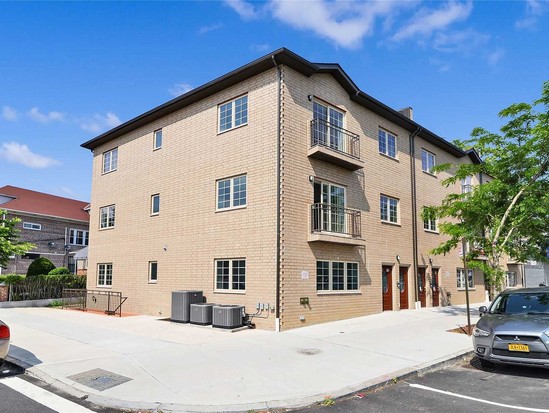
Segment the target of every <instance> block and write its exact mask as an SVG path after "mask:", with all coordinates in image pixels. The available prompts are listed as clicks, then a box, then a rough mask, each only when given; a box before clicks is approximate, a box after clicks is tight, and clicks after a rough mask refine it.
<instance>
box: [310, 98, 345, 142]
mask: <svg viewBox="0 0 549 413" xmlns="http://www.w3.org/2000/svg"><path fill="white" fill-rule="evenodd" d="M344 118H345V116H344V113H343V112H341V111H340V110H338V109H336V108H334V107H332V106H328V105H326V104H322V103H320V102H317V101H315V102H313V142H312V144H313V145H320V146H327V147H330V148H332V149H335V150H337V151H345V149H346V148H345V139H344V138H345V135H344V133H343V121H344Z"/></svg>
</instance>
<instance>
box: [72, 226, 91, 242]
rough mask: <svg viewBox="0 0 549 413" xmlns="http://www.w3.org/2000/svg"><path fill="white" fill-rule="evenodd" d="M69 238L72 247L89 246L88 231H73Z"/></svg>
mask: <svg viewBox="0 0 549 413" xmlns="http://www.w3.org/2000/svg"><path fill="white" fill-rule="evenodd" d="M69 238H70V240H69V242H70V244H71V245H88V231H84V230H81V229H71V232H70V237H69Z"/></svg>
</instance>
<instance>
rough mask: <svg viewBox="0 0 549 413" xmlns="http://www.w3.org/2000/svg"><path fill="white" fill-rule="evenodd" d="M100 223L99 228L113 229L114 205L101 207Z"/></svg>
mask: <svg viewBox="0 0 549 413" xmlns="http://www.w3.org/2000/svg"><path fill="white" fill-rule="evenodd" d="M99 215H100V221H99V228H100V229H105V228H113V227H114V205H109V206H106V207H103V208H101V209H100V210H99Z"/></svg>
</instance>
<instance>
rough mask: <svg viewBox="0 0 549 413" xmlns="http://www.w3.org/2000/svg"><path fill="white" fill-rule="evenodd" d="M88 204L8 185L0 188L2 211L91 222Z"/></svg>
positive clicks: (0, 206) (0, 207)
mask: <svg viewBox="0 0 549 413" xmlns="http://www.w3.org/2000/svg"><path fill="white" fill-rule="evenodd" d="M88 204H89V203H88V202H82V201H77V200H76V199H70V198H63V197H60V196H56V195H49V194H44V193H42V192H36V191H31V190H29V189H23V188H17V187H15V186H11V185H6V186H3V187H1V188H0V209H5V210H8V211H13V212H21V213H28V214H36V215H44V216H49V217H55V218H63V219H71V220H76V221H85V222H89V221H90V214H89V213H88V212H86V211H85V210H84V208H85V207H86V205H88Z"/></svg>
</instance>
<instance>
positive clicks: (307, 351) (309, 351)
mask: <svg viewBox="0 0 549 413" xmlns="http://www.w3.org/2000/svg"><path fill="white" fill-rule="evenodd" d="M297 352H298V353H301V354H304V355H306V356H314V355H315V354H318V353H320V350H319V349H318V348H300V349H299V350H297Z"/></svg>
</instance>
